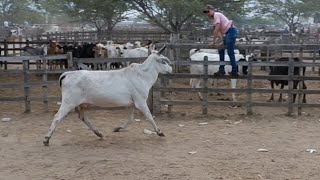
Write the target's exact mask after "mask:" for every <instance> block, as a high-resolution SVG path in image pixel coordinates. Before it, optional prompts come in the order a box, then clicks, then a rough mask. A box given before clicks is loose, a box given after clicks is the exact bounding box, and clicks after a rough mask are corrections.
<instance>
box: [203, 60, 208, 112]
mask: <svg viewBox="0 0 320 180" xmlns="http://www.w3.org/2000/svg"><path fill="white" fill-rule="evenodd" d="M202 96H203V103H202V114H204V115H207V114H208V56H205V57H204V59H203V93H202Z"/></svg>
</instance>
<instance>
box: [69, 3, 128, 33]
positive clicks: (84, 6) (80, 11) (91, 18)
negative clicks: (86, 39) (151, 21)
mask: <svg viewBox="0 0 320 180" xmlns="http://www.w3.org/2000/svg"><path fill="white" fill-rule="evenodd" d="M63 6H64V12H65V13H66V14H68V15H70V16H71V17H74V18H76V19H78V20H79V21H81V22H87V23H92V24H94V25H95V27H96V28H97V29H98V30H101V29H103V28H107V29H109V30H111V29H112V28H113V27H114V25H115V24H116V23H117V22H120V21H121V20H122V19H124V18H125V14H124V13H125V12H126V11H127V5H126V4H125V3H124V2H122V1H118V0H90V1H89V0H65V3H64V5H63Z"/></svg>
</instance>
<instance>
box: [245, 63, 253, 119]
mask: <svg viewBox="0 0 320 180" xmlns="http://www.w3.org/2000/svg"><path fill="white" fill-rule="evenodd" d="M252 69H253V67H252V59H250V60H249V65H248V76H247V77H248V78H247V103H246V109H247V115H252V114H253V111H252V94H253V92H252V90H253V85H252Z"/></svg>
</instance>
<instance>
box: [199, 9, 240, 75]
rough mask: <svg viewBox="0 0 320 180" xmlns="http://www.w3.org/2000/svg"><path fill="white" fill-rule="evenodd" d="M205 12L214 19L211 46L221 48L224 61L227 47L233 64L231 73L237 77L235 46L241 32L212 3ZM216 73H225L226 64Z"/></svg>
mask: <svg viewBox="0 0 320 180" xmlns="http://www.w3.org/2000/svg"><path fill="white" fill-rule="evenodd" d="M204 13H207V14H208V17H209V18H211V19H212V23H213V25H214V31H213V43H212V44H210V45H209V46H210V47H216V48H218V49H219V57H220V61H224V56H225V48H227V53H228V56H229V58H230V62H231V66H232V70H231V72H229V74H230V75H231V76H233V77H237V76H238V66H237V62H236V58H235V55H234V48H235V44H236V38H237V36H238V34H239V33H238V30H237V29H236V28H235V27H234V26H233V23H232V21H231V20H229V19H228V18H227V17H226V16H225V15H223V14H222V13H220V12H216V11H215V9H214V7H213V6H212V5H207V6H206V10H205V11H204ZM219 41H220V42H219ZM214 75H219V76H220V75H225V70H224V65H221V66H220V67H219V71H218V72H216V73H214Z"/></svg>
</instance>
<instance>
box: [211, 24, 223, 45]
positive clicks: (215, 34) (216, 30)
mask: <svg viewBox="0 0 320 180" xmlns="http://www.w3.org/2000/svg"><path fill="white" fill-rule="evenodd" d="M216 39H220V40H222V39H223V37H222V32H221V26H220V23H217V24H215V27H214V31H213V42H215V41H216Z"/></svg>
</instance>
